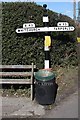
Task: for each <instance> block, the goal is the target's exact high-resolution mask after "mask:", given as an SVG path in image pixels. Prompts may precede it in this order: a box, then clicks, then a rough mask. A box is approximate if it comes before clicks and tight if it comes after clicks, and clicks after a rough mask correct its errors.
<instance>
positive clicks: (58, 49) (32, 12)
mask: <svg viewBox="0 0 80 120" xmlns="http://www.w3.org/2000/svg"><path fill="white" fill-rule="evenodd" d="M2 6H3V9H2V15H3V17H2V64H31V62H33V63H34V64H36V65H37V67H39V68H43V65H44V59H45V56H44V33H34V34H33V33H29V34H17V33H16V32H15V30H16V29H17V28H20V27H22V26H23V24H24V23H27V22H30V19H31V18H32V22H34V23H35V24H36V26H43V22H42V16H43V8H42V7H41V6H39V5H37V4H36V3H34V2H33V3H31V2H30V3H29V2H14V3H13V2H10V3H9V2H8V3H7V2H5V3H4V2H3V3H2ZM48 14H49V18H50V26H55V25H57V22H58V21H68V22H69V23H70V25H73V26H75V24H74V21H73V20H72V19H71V18H69V17H67V16H63V15H60V16H58V14H57V13H55V12H53V11H50V10H48ZM51 37H52V48H51V52H50V54H51V65H52V66H53V65H55V64H63V65H67V64H73V65H76V64H77V55H76V49H75V48H76V46H75V45H76V42H75V38H76V32H75V31H74V32H52V33H51Z"/></svg>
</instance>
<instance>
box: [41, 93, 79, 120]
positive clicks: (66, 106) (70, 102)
mask: <svg viewBox="0 0 80 120" xmlns="http://www.w3.org/2000/svg"><path fill="white" fill-rule="evenodd" d="M43 118H78V92H76V93H74V94H72V95H71V96H70V97H68V98H67V99H65V100H64V101H63V102H61V103H60V104H59V105H58V106H57V107H55V108H54V109H52V110H51V111H48V112H47V113H46V114H45V115H44V116H43Z"/></svg>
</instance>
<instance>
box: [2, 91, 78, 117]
mask: <svg viewBox="0 0 80 120" xmlns="http://www.w3.org/2000/svg"><path fill="white" fill-rule="evenodd" d="M1 99H2V100H1ZM1 101H2V111H1V104H0V113H1V112H2V116H3V117H12V118H14V117H36V116H37V117H40V118H78V93H77V92H76V93H74V94H72V95H71V96H70V97H67V98H66V99H65V100H64V101H62V102H61V103H60V104H59V105H58V106H56V107H55V108H53V109H52V110H48V111H45V109H44V107H43V106H41V105H39V104H37V103H36V102H35V101H34V102H32V101H31V100H30V99H28V98H8V97H2V98H1V97H0V102H1ZM0 116H1V114H0Z"/></svg>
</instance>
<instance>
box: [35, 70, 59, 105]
mask: <svg viewBox="0 0 80 120" xmlns="http://www.w3.org/2000/svg"><path fill="white" fill-rule="evenodd" d="M35 79H36V82H35V98H36V101H37V102H38V103H39V104H41V105H50V104H53V103H54V102H55V97H56V90H57V89H56V83H55V75H54V73H52V72H50V71H48V70H39V71H38V72H36V73H35Z"/></svg>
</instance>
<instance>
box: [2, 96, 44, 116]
mask: <svg viewBox="0 0 80 120" xmlns="http://www.w3.org/2000/svg"><path fill="white" fill-rule="evenodd" d="M44 114H45V110H44V107H43V106H41V105H39V104H37V103H36V102H35V101H33V102H32V101H31V100H30V99H29V98H26V97H23V98H22V97H19V98H14V97H13V98H12V97H11V98H8V97H3V98H2V116H3V117H7V118H8V117H10V118H14V117H16V118H17V117H32V116H41V115H44Z"/></svg>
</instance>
